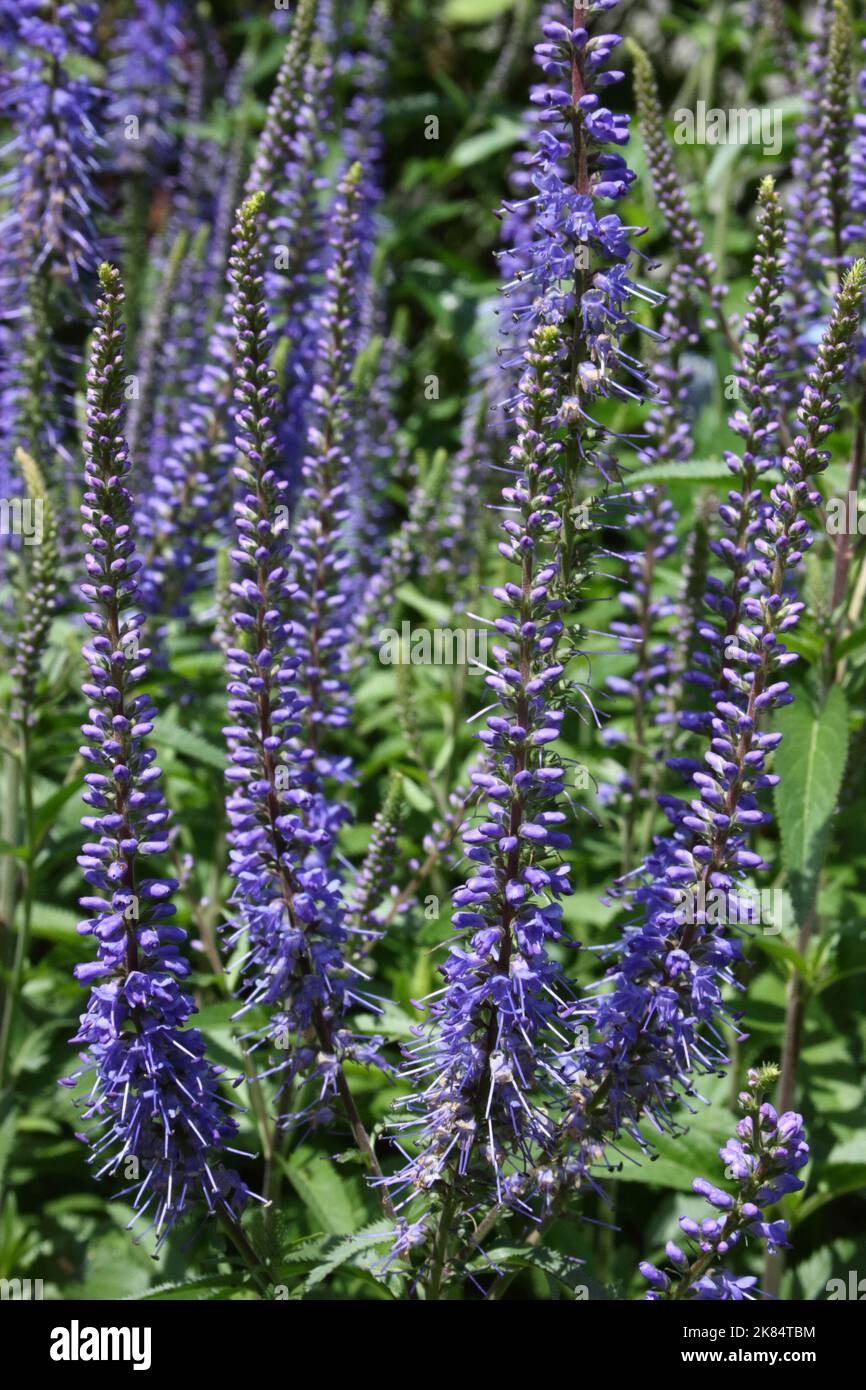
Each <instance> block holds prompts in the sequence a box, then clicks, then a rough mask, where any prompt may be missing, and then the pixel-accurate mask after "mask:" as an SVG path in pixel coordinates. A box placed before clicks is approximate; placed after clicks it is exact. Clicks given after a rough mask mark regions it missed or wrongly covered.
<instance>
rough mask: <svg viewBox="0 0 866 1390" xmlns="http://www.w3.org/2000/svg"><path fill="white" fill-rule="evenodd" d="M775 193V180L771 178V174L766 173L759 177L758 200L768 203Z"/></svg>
mask: <svg viewBox="0 0 866 1390" xmlns="http://www.w3.org/2000/svg"><path fill="white" fill-rule="evenodd" d="M775 193H776V180H775V179H774V178H773V175H772V174H767V175H766V176H765V177H764V178H762V179H761V186H760V188H759V189H758V202H759V203H769V202H770V200H771V199H772V198H773V197H775Z"/></svg>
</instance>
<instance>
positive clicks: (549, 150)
mask: <svg viewBox="0 0 866 1390" xmlns="http://www.w3.org/2000/svg"><path fill="white" fill-rule="evenodd" d="M615 5H616V0H604V3H597V4H592V5H588V6H586V7H585V8H581V9H580V10H579V14H580V15H581V16H582V17H583V18H589V17H591V16H592V15H593V14H595V13H596V12H599V11H607V10H611V9H613V8H614V7H615ZM563 10H566V11H567V13H568V15H570V14H571V12H572V6H571V5H570V4H569V5H568V6H567V7H566V6H563ZM544 34H545V42H544V43H542V44H539V45H538V46H537V48H536V56H537V58H538V61H539V62H540V63H541V65H542V67H543V69H544V73H545V76H546V77H547V79H548V81H547V83H546V84H543V85H540V86H539V87H537V88H536V89H535V90H534V91H533V93H532V100H533V102H534V103H536V104H537V105H538V106H540V107H541V111H540V115H539V127H540V133H539V137H538V146H539V147H538V150H537V152H536V154H535V156H534V158H533V159H532V160H530V161H529V164H528V165H527V167H528V168H531V169H532V171H533V172H532V182H533V184H534V186H535V191H534V193H533V194H532V195H531V196H530V197H528V198H526V199H522V200H517V201H516V202H509V203H506V210H507V211H508V212H510V213H511V214H512V215H514V214H520V212H521V209H525V210H526V215H527V217H528V216H531V218H532V233H533V235H532V238H531V239H530V238H529V237H528V236H526V235H522V236H521V238H520V241H519V243H518V244H517V245H516V246H514V247H512V248H511V249H510V250H509V251H506V252H503V253H502V254H503V255H504V256H505V258H506V265H507V266H508V267H509V268H510V269H511V270H512V272H513V274H512V280H511V281H510V282H509V283H508V284H507V285H506V286H505V295H506V308H507V307H508V305H507V298H508V296H509V295H510V294H511V293H515V292H516V294H517V300H516V302H515V304H514V307H513V309H512V311H511V314H510V317H511V320H512V323H513V327H512V329H511V331H510V332H509V339H510V341H511V342H513V343H514V345H515V346H516V347H517V348H518V350H519V349H520V346H521V344H522V343H525V342H526V341H527V340H528V337H529V334H530V333H531V331H532V328H533V326H534V325H536V324H538V323H563V322H564V321H565V320H567V319H568V320H571V319H572V318H576V320H577V324H578V332H579V336H580V339H581V343H582V349H581V352H580V353H574V354H573V356H572V362H571V367H570V374H569V385H570V389H571V391H572V392H573V393H574V395H575V398H576V401H577V402H578V410H579V413H580V414H582V415H586V414H587V412H586V410H585V407H584V405H583V401H584V399H585V398H587V397H588V398H589V399H590V400H591V399H593V398H594V397H596V396H598V395H614V396H618V397H621V398H623V399H631V400H634V399H642V398H643V396H644V395H645V393H646V392H647V390H648V383H647V379H646V376H645V373H644V371H643V369H642V367H641V364H640V363H639V362H638V361H637V360H636V359H635V358H634V357H633V356H632V355H631V354H630V353H629V352H628V351H627V350H626V347H625V344H624V339H625V338H626V336H627V335H628V334H630V333H632V332H633V331H634V329H635V324H634V321H633V320H632V318H631V316H630V313H629V303H630V301H631V300H632V298H634V297H635V296H640V297H642V298H645V299H648V300H649V301H650V302H655V303H657V302H658V301H659V300H660V299H661V297H662V296H660V295H657V294H655V293H653V292H651V291H648V290H645V289H643V288H642V287H640V286H639V285H637V284H636V283H635V282H633V281H632V280H631V278H630V276H629V273H628V272H629V263H630V260H631V257H632V247H631V244H630V240H629V237H630V234H631V233H633V232H635V231H636V230H638V229H636V228H632V227H627V226H625V225H624V223H623V222H622V219H621V218H620V217H619V216H618V215H617V214H616V213H614V212H607V213H603V212H601V211H600V209H599V207H598V202H599V200H601V199H617V198H620V197H622V196H623V195H624V194H625V193H626V192H627V190H628V187H629V185H630V183H631V182H632V180H633V178H634V175H633V173H632V172H631V170H630V169H629V168H628V165H627V164H626V161H625V159H624V157H623V156H622V154H620V153H619V152H618V151H617V150H615V149H614V150H611V149H609V148H608V147H609V146H611V145H615V146H622V145H624V144H626V143H627V141H628V117H627V116H624V115H614V114H613V113H612V112H611V111H610V110H609V109H608V108H607V107H606V106H604V105H603V104H602V100H601V96H600V95H599V93H600V92H603V91H604V90H605V89H606V88H607V87H609V86H611V85H613V84H615V83H616V82H618V81H620V80H621V78H622V76H623V74H622V72H620V71H618V70H616V69H610V68H607V67H606V66H605V64H606V63H607V62H608V60H609V58H610V56H611V54H612V53H613V51H614V50H615V48H616V47H617V46H618V45H619V44H620V43H621V39H620V36H619V35H618V34H610V33H607V34H601V35H599V36H597V37H595V38H590V37H589V35H588V33H587V30H586V29H585V28H584V27H583V26H582V24H581V25H579V26H578V27H577V28H575V29H572V28H571V27H570V26H569V25H567V24H564V23H561V22H560V21H558V20H547V21H546V22H545V24H544ZM560 84H561V85H560ZM506 366H508V363H506Z"/></svg>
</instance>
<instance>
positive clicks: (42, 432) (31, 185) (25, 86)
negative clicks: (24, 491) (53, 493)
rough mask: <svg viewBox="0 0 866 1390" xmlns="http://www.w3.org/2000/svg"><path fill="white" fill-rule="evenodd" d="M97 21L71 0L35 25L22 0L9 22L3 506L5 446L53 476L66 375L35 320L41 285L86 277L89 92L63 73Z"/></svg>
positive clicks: (3, 92)
mask: <svg viewBox="0 0 866 1390" xmlns="http://www.w3.org/2000/svg"><path fill="white" fill-rule="evenodd" d="M96 13H97V6H96V5H92V4H85V3H80V2H79V0H74V2H73V3H67V4H61V5H58V6H55V7H53V8H52V11H51V13H50V15H48V16H46V14H45V12H44V7H42V6H41V5H39V4H38V3H36V0H21V3H20V4H19V5H18V6H17V7H16V8H15V10H14V13H13V15H12V19H11V22H12V28H13V32H12V34H11V36H10V55H11V57H12V62H13V64H14V66H12V67H11V70H10V71H9V72H8V73H7V74H3V75H2V76H5V81H2V82H0V113H2V115H4V116H5V117H6V118H7V119H8V120H9V122H10V126H11V132H12V139H11V143H10V144H9V145H8V146H7V148H6V150H5V151H4V153H5V154H7V155H9V156H11V157H12V158H14V160H15V164H14V167H13V168H11V169H10V170H9V171H8V172H7V173H6V174H5V175H4V177H3V192H8V209H7V210H6V212H5V214H4V216H3V218H2V222H0V233H2V249H0V432H2V435H3V438H4V440H6V441H8V442H9V447H8V449H6V448H4V449H3V451H2V456H3V462H2V463H0V494H2V495H4V496H6V495H8V494H9V492H13V491H17V478H16V477H15V476H14V474H12V473H11V472H9V473H8V476H6V474H7V472H8V470H9V466H10V463H11V458H12V454H13V452H14V450H13V447H12V445H13V444H14V443H15V442H23V443H25V444H26V446H27V447H28V448H29V449H31V450H32V451H34V452H36V453H38V454H39V455H40V457H41V458H42V460H43V461H44V466H45V468H46V472H47V473H48V474H49V477H53V473H54V459H55V456H56V455H57V453H58V451H60V450H61V449H62V446H63V435H64V434H65V428H66V423H67V420H68V416H69V414H70V411H69V408H68V406H67V405H66V401H65V400H64V397H65V396H66V394H67V392H68V390H69V388H68V383H67V381H66V376H67V375H68V373H67V371H66V370H65V368H64V365H63V364H62V363H60V362H58V361H57V360H55V356H53V355H52V356H49V353H48V351H47V345H46V342H45V337H46V333H45V327H44V323H43V319H44V313H45V307H46V306H45V301H46V297H47V289H46V286H47V284H48V283H49V282H50V283H51V285H52V286H53V287H55V288H60V287H61V286H71V287H72V291H73V293H74V294H75V295H76V296H79V297H83V296H84V295H85V294H86V293H87V290H86V288H85V287H86V284H87V280H88V277H89V276H90V275H91V274H92V272H93V271H94V270H95V267H96V253H95V251H94V247H95V245H96V235H95V230H94V225H93V214H94V210H95V209H96V208H97V207H98V206H99V202H100V200H99V196H98V194H97V192H96V186H95V179H94V175H95V171H96V166H97V158H98V155H99V151H100V147H101V144H100V135H99V132H98V129H97V123H98V122H97V114H98V107H99V105H100V94H99V92H98V91H97V90H96V89H95V88H94V87H93V86H92V84H91V83H90V82H89V81H88V80H87V79H86V78H85V77H82V76H73V75H72V71H73V64H74V62H75V60H76V59H77V58H78V57H79V56H80V55H86V56H90V55H91V54H92V53H93V50H94V37H93V27H94V23H95V19H96ZM28 397H29V398H31V399H38V401H39V408H38V409H34V408H33V406H32V405H31V406H30V410H31V414H33V415H34V416H35V417H36V422H35V424H33V425H32V427H28V421H27V419H26V418H25V414H24V412H25V410H26V409H27V406H28ZM58 400H61V401H63V407H64V408H63V409H62V410H58V405H57V401H58Z"/></svg>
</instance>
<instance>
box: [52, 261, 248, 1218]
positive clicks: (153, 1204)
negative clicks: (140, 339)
mask: <svg viewBox="0 0 866 1390" xmlns="http://www.w3.org/2000/svg"><path fill="white" fill-rule="evenodd" d="M99 279H100V286H101V290H102V297H101V299H100V300H99V304H98V313H99V322H98V326H97V329H96V332H95V334H94V339H93V351H92V358H91V364H90V368H89V371H88V386H87V413H88V426H87V441H86V453H87V463H86V471H85V481H86V491H85V494H84V503H83V506H82V509H81V511H82V516H83V517H84V523H83V529H84V535H85V538H86V541H87V544H88V546H89V551H88V554H87V557H86V566H87V573H88V580H87V583H85V584H83V585H82V593H83V594H84V597H85V599H86V600H87V601H88V603H89V604H90V605H91V607H90V611H89V612H88V613H87V614H86V615H85V618H86V621H87V624H88V626H89V627H90V628H91V629H92V631H93V637H92V638H91V639H90V641H89V642H88V643H87V644H86V645H85V648H84V656H85V660H86V662H87V665H88V668H89V677H88V680H87V682H86V683H85V685H84V687H83V690H84V694H85V695H86V696H87V698H88V699H89V700H90V701H91V707H90V710H89V713H88V722H87V723H86V724H84V725H83V726H82V732H83V734H84V737H85V739H86V740H87V741H86V743H85V745H84V746H83V747H82V749H81V755H82V757H83V758H84V759H85V762H86V764H87V766H88V769H89V770H88V772H87V774H86V777H85V782H86V791H85V792H84V800H85V802H86V803H87V804H88V805H89V806H90V807H91V808H92V814H90V815H87V816H85V817H84V820H83V824H84V826H85V828H86V829H87V830H88V831H89V832H90V834H91V836H92V837H93V838H92V839H91V840H90V841H89V842H88V843H87V844H85V845H84V848H83V853H82V855H81V857H80V860H79V863H80V864H81V866H82V869H83V871H84V877H85V879H86V881H87V883H88V884H89V885H91V888H92V890H93V891H92V892H91V894H90V895H89V896H87V897H84V898H82V899H81V905H82V907H84V908H85V909H86V910H88V911H89V912H90V913H91V916H90V917H88V918H87V919H86V920H85V921H83V922H82V923H81V924H80V925H79V931H80V932H81V933H82V934H83V935H86V936H91V937H93V938H94V940H95V943H96V947H97V956H96V959H95V960H93V961H90V962H88V963H87V964H84V965H79V966H77V967H76V970H75V975H76V978H77V979H78V980H79V981H80V982H81V983H82V984H84V985H87V986H90V988H91V993H90V999H89V1002H88V1007H87V1011H86V1012H85V1013H84V1014H83V1015H82V1016H81V1026H80V1028H79V1031H78V1033H77V1034H76V1036H75V1038H74V1039H73V1042H74V1043H77V1044H78V1045H80V1046H81V1047H82V1049H83V1051H82V1053H81V1058H82V1066H81V1068H80V1070H79V1071H77V1072H75V1074H74V1075H73V1076H71V1077H70V1078H69V1079H68V1080H67V1081H66V1082H65V1084H66V1085H68V1086H76V1085H77V1083H78V1082H79V1081H80V1080H83V1079H84V1078H92V1080H91V1081H90V1083H89V1088H88V1089H85V1091H84V1093H83V1095H82V1098H81V1101H80V1102H79V1104H81V1106H82V1115H83V1118H84V1119H85V1120H86V1121H90V1122H92V1123H91V1124H90V1125H89V1127H88V1129H87V1131H86V1133H84V1134H82V1136H81V1137H82V1139H84V1140H85V1142H87V1143H88V1144H89V1145H90V1146H91V1148H92V1150H93V1153H92V1157H91V1160H90V1161H91V1162H92V1163H94V1164H96V1165H97V1176H98V1177H101V1176H102V1175H103V1174H104V1173H112V1174H113V1173H116V1172H117V1171H118V1170H119V1169H120V1170H121V1171H122V1173H123V1175H124V1177H125V1178H127V1179H129V1178H132V1185H131V1186H130V1187H129V1188H127V1189H126V1191H129V1192H131V1193H132V1194H133V1197H132V1204H133V1207H134V1208H135V1213H136V1215H135V1217H134V1218H133V1221H135V1220H138V1219H139V1218H143V1217H144V1216H145V1215H148V1216H149V1218H150V1226H152V1227H153V1228H154V1229H155V1231H156V1235H157V1241H158V1244H161V1243H162V1241H164V1240H165V1238H166V1236H167V1235H168V1232H169V1231H170V1230H171V1229H172V1227H173V1225H174V1224H175V1222H176V1221H177V1219H178V1218H179V1217H180V1216H181V1214H182V1213H183V1212H184V1211H185V1209H186V1208H187V1207H188V1206H189V1205H191V1204H192V1203H193V1201H194V1200H195V1199H196V1198H197V1197H202V1198H203V1199H204V1202H205V1204H206V1206H207V1208H208V1209H209V1210H210V1211H217V1210H222V1211H223V1212H225V1213H226V1214H227V1215H228V1216H230V1217H231V1216H234V1215H236V1214H237V1212H238V1211H239V1209H240V1207H241V1206H242V1204H243V1202H244V1199H245V1196H246V1195H247V1194H246V1191H245V1188H244V1187H243V1184H241V1183H240V1181H239V1180H238V1178H237V1177H236V1175H235V1174H233V1173H232V1172H230V1171H227V1170H226V1169H225V1168H224V1166H223V1163H222V1154H223V1151H224V1150H228V1151H229V1152H231V1150H230V1149H229V1147H228V1146H229V1144H230V1141H231V1139H232V1138H233V1136H234V1135H235V1133H236V1132H237V1123H236V1121H235V1120H234V1119H233V1118H232V1117H231V1115H230V1114H229V1113H228V1111H227V1104H228V1102H226V1101H225V1100H224V1099H223V1098H222V1097H221V1095H220V1092H219V1087H218V1076H219V1073H220V1071H221V1068H218V1067H215V1066H212V1065H211V1064H210V1063H209V1062H208V1061H207V1058H206V1056H205V1044H204V1039H203V1038H202V1035H201V1033H200V1032H198V1030H197V1029H195V1028H189V1027H186V1026H185V1025H186V1024H187V1023H188V1021H189V1018H190V1016H191V1015H192V1014H193V1013H194V1012H195V1004H194V1002H193V1000H192V997H191V996H190V995H189V994H187V993H185V992H184V990H183V989H182V988H181V984H180V981H181V980H183V979H184V977H185V976H187V975H188V974H189V965H188V964H187V962H186V960H185V959H184V956H183V955H182V953H181V947H182V945H183V942H184V940H185V936H186V933H185V932H183V931H182V930H181V929H180V928H179V927H176V926H174V925H173V924H172V917H173V916H174V910H175V909H174V906H173V904H172V902H171V897H172V893H173V891H174V889H175V888H176V887H177V884H176V883H175V881H174V880H173V879H168V878H164V877H162V876H160V875H159V874H158V873H156V874H155V873H154V872H153V871H152V869H151V868H150V866H149V861H150V860H151V859H152V858H154V857H158V856H160V855H163V854H165V853H166V852H167V850H168V833H167V825H168V815H169V813H168V810H167V808H166V804H165V799H164V797H163V793H162V789H161V786H160V770H159V768H158V767H157V765H156V762H155V758H156V754H155V752H154V750H153V749H152V748H150V747H149V746H148V743H147V739H148V736H149V735H150V734H151V732H152V731H153V721H154V715H155V709H154V706H153V704H152V702H151V700H150V697H149V696H148V695H146V694H144V693H136V690H137V689H138V688H139V687H140V686H141V684H142V682H143V680H144V679H145V677H146V675H147V659H148V655H149V653H148V651H147V649H146V648H145V647H143V646H142V645H141V638H142V621H143V618H142V614H141V613H140V612H139V611H138V607H137V605H138V584H137V578H136V575H137V573H138V570H139V566H140V562H139V560H138V559H137V558H136V552H135V542H134V538H133V534H132V527H131V519H132V499H131V497H130V494H129V492H128V490H127V486H126V480H127V476H128V474H129V469H130V463H129V457H128V452H127V448H126V442H125V440H124V438H123V433H122V416H123V387H124V363H123V324H122V321H121V312H122V307H123V290H122V286H121V283H120V277H119V275H118V273H117V271H116V270H115V269H114V268H113V267H111V266H108V265H103V266H102V267H101V269H100V272H99Z"/></svg>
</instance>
